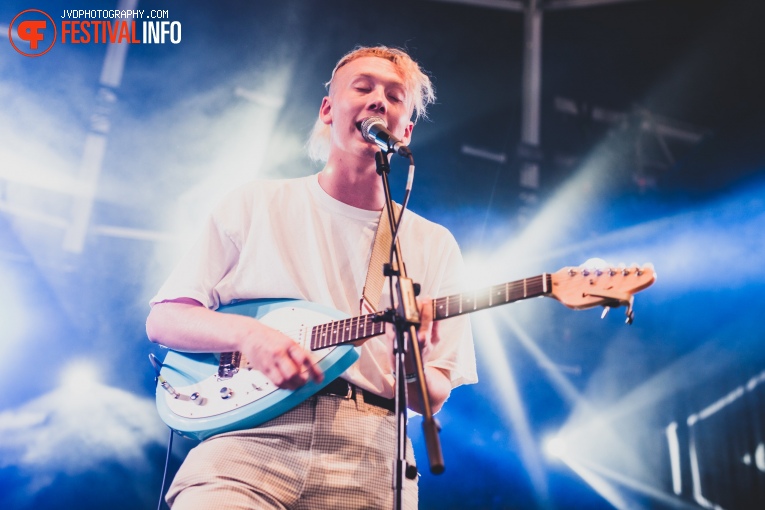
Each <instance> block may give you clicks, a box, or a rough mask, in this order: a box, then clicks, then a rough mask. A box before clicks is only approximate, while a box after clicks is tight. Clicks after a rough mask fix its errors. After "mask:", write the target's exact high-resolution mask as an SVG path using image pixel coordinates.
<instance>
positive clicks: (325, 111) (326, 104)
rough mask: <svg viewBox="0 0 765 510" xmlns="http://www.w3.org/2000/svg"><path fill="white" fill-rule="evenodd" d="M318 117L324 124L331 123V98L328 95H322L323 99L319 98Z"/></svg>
mask: <svg viewBox="0 0 765 510" xmlns="http://www.w3.org/2000/svg"><path fill="white" fill-rule="evenodd" d="M319 119H321V121H322V122H323V123H324V124H327V125H329V124H332V99H331V98H330V97H329V96H324V99H322V100H321V106H320V107H319Z"/></svg>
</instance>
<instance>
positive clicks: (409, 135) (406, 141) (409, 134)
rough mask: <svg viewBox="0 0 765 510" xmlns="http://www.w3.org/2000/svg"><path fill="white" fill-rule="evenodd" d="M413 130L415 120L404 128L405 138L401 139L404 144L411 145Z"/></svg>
mask: <svg viewBox="0 0 765 510" xmlns="http://www.w3.org/2000/svg"><path fill="white" fill-rule="evenodd" d="M412 131H414V122H409V124H407V125H406V128H405V129H404V138H403V139H402V140H401V141H402V142H404V145H409V142H411V141H412Z"/></svg>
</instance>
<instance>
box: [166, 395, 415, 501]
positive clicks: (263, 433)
mask: <svg viewBox="0 0 765 510" xmlns="http://www.w3.org/2000/svg"><path fill="white" fill-rule="evenodd" d="M395 458H396V417H395V415H394V414H393V413H391V412H390V411H387V410H385V409H382V408H380V407H376V406H372V405H369V404H365V403H364V402H363V398H358V399H357V400H352V399H346V398H343V397H339V396H334V395H322V396H316V397H312V398H310V399H308V400H306V401H305V402H303V403H302V404H300V405H299V406H298V407H296V408H295V409H292V410H291V411H289V412H287V413H285V414H283V415H281V416H279V417H278V418H275V419H273V420H271V421H269V422H267V423H264V424H263V425H260V426H259V427H256V428H253V429H248V430H243V431H237V432H229V433H225V434H220V435H217V436H214V437H212V438H210V439H208V440H206V441H204V442H202V443H200V444H199V445H198V446H197V447H196V448H194V449H193V450H191V452H189V455H188V457H187V458H186V460H185V461H184V463H183V465H182V466H181V468H180V470H179V471H178V474H177V475H176V477H175V479H174V480H173V483H172V485H171V486H170V489H169V490H168V493H167V496H166V500H167V503H168V505H170V507H172V509H173V510H215V509H221V510H223V509H225V510H233V509H241V510H245V509H261V508H279V509H295V510H298V509H321V510H324V509H361V508H365V509H380V508H393V501H394V499H393V498H394V493H393V481H394V480H393V476H394V473H393V469H394V461H395ZM406 458H407V460H408V461H409V463H410V464H413V463H414V454H413V452H412V444H411V441H410V440H409V439H408V438H407V453H406ZM402 499H403V503H404V505H403V506H404V508H407V509H416V508H417V481H416V480H408V479H405V481H404V491H403V498H402Z"/></svg>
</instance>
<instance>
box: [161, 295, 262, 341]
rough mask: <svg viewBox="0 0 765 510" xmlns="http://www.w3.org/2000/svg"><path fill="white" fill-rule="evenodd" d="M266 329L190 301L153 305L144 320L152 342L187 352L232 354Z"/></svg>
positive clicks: (239, 317)
mask: <svg viewBox="0 0 765 510" xmlns="http://www.w3.org/2000/svg"><path fill="white" fill-rule="evenodd" d="M265 327H267V326H265V325H263V324H261V323H259V322H258V321H256V320H255V319H252V318H250V317H244V316H239V315H232V314H221V313H219V312H215V311H213V310H209V309H208V308H206V307H204V306H202V305H201V304H199V303H197V302H196V301H193V300H179V301H174V302H165V303H157V304H155V305H154V306H153V307H152V309H151V312H150V313H149V317H148V318H147V320H146V333H147V335H148V337H149V340H151V341H152V342H155V343H158V344H161V345H164V346H165V347H169V348H171V349H175V350H178V351H186V352H233V351H240V350H242V344H243V342H244V340H245V339H246V338H248V337H251V335H254V334H258V332H257V329H258V328H265Z"/></svg>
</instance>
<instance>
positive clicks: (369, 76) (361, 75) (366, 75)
mask: <svg viewBox="0 0 765 510" xmlns="http://www.w3.org/2000/svg"><path fill="white" fill-rule="evenodd" d="M362 78H363V79H368V80H380V79H381V78H380V77H379V76H378V75H374V74H369V73H359V74H357V75H356V76H355V77H354V78H353V79H352V80H351V83H353V82H355V81H356V80H358V79H362ZM382 81H384V82H386V84H392V85H396V86H399V87H401V89H402V90H404V92H406V84H405V83H404V80H401V79H397V80H395V81H391V80H387V79H383V80H382Z"/></svg>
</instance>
